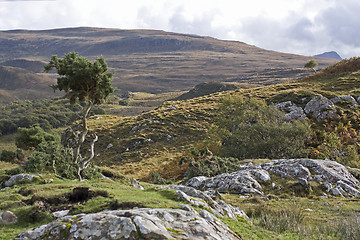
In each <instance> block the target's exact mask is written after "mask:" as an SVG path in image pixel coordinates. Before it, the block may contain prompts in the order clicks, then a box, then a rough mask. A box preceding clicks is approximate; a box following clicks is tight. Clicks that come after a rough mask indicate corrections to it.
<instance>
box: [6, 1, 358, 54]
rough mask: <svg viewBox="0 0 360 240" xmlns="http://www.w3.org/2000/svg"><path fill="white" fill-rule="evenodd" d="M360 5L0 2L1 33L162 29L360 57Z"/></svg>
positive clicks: (300, 51)
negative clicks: (77, 29) (15, 31)
mask: <svg viewBox="0 0 360 240" xmlns="http://www.w3.org/2000/svg"><path fill="white" fill-rule="evenodd" d="M359 12H360V2H358V1H357V0H342V1H338V0H317V1H313V0H272V1H268V0H252V1H248V0H246V1H245V0H221V1H220V0H216V1H209V0H182V1H174V0H151V1H150V0H131V1H119V0H101V1H92V0H56V1H12V2H10V1H1V0H0V29H3V30H7V29H50V28H59V27H76V26H94V27H112V28H123V29H136V28H147V29H161V30H165V31H172V32H182V33H192V34H199V35H208V36H213V37H217V38H220V39H229V40H238V41H243V42H246V43H249V44H254V45H257V46H259V47H263V48H267V49H272V50H277V51H285V52H293V53H298V54H304V55H313V54H317V53H321V52H324V51H330V50H335V51H338V53H339V54H340V55H342V56H345V57H351V56H354V55H360V50H359V47H358V46H359V45H360V44H359V43H360V34H359V31H358V26H359V25H360V18H359V17H358V13H359Z"/></svg>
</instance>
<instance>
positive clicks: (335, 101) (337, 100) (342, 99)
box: [331, 95, 357, 104]
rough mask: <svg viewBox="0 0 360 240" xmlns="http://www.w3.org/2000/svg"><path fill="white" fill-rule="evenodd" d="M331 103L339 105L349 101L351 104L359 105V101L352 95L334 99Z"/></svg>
mask: <svg viewBox="0 0 360 240" xmlns="http://www.w3.org/2000/svg"><path fill="white" fill-rule="evenodd" d="M331 101H332V102H333V103H337V102H339V101H349V102H352V103H354V104H357V101H356V100H355V98H353V97H352V96H351V95H346V96H338V97H334V98H332V99H331Z"/></svg>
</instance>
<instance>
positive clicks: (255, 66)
mask: <svg viewBox="0 0 360 240" xmlns="http://www.w3.org/2000/svg"><path fill="white" fill-rule="evenodd" d="M72 51H75V52H78V53H79V54H80V55H82V56H85V57H87V58H89V59H91V60H93V59H94V58H96V57H98V56H100V55H103V56H104V58H105V59H106V61H107V63H108V65H109V70H110V71H111V72H113V73H114V79H113V85H114V86H115V87H117V88H119V89H121V90H124V91H132V92H148V93H163V92H169V91H183V90H190V89H191V88H193V87H194V86H195V85H198V84H200V83H203V82H238V83H241V84H254V82H255V83H256V84H260V85H269V84H274V83H279V82H282V81H288V80H293V79H298V78H301V77H303V76H306V75H309V74H311V71H308V70H306V69H303V66H304V63H306V62H307V61H309V60H310V59H311V57H305V56H300V55H295V54H286V53H279V52H275V51H269V50H265V49H261V48H258V47H256V46H251V45H248V44H245V43H243V42H236V41H223V40H218V39H215V38H211V37H203V36H197V35H190V34H179V33H170V32H165V31H158V30H121V29H106V28H89V27H81V28H64V29H53V30H37V31H30V30H12V31H0V65H2V66H12V67H20V68H24V69H26V70H29V71H32V72H35V73H36V74H39V75H41V76H47V77H49V78H52V79H54V78H55V77H56V74H54V73H50V74H47V75H46V74H44V73H41V72H40V70H41V68H42V65H43V64H44V63H46V62H48V61H49V60H50V57H51V56H52V55H58V56H59V57H62V56H63V55H64V54H66V53H68V52H72ZM316 61H317V63H318V64H319V68H324V67H326V66H328V65H331V64H333V63H335V62H336V60H334V59H326V58H316ZM284 69H286V71H284ZM293 70H294V71H293ZM269 71H270V72H271V75H269V74H268V72H269ZM272 76H274V77H272ZM275 76H276V78H275ZM0 81H8V80H5V79H1V78H0ZM20 82H22V81H20ZM21 87H22V86H21V85H19V88H21ZM32 91H34V93H35V92H36V91H37V89H32ZM24 96H25V95H24ZM39 96H42V93H41V92H40V93H39ZM0 100H1V97H0ZM7 101H8V100H7Z"/></svg>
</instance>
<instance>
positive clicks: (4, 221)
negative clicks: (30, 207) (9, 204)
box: [0, 211, 18, 225]
mask: <svg viewBox="0 0 360 240" xmlns="http://www.w3.org/2000/svg"><path fill="white" fill-rule="evenodd" d="M17 221H18V218H17V217H16V215H15V214H14V213H12V212H11V211H5V212H2V213H0V225H9V224H14V223H17Z"/></svg>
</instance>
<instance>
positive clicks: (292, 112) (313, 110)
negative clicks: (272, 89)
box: [275, 95, 360, 122]
mask: <svg viewBox="0 0 360 240" xmlns="http://www.w3.org/2000/svg"><path fill="white" fill-rule="evenodd" d="M339 101H347V102H349V103H352V106H351V107H352V108H357V107H359V104H358V102H359V101H360V97H359V98H358V99H357V100H356V99H355V98H354V97H353V96H351V95H345V96H337V97H334V98H332V99H331V100H329V99H328V98H326V97H324V96H321V95H320V96H317V97H314V98H312V99H311V100H310V101H309V102H307V103H306V105H305V107H304V109H303V108H301V107H299V106H297V105H296V104H295V103H293V102H292V101H285V102H279V103H276V104H275V107H277V108H278V109H279V110H280V111H283V112H285V119H286V120H287V121H295V120H304V119H305V118H306V114H310V115H312V116H313V117H314V118H316V120H317V121H319V122H321V121H324V120H325V119H326V118H328V117H332V116H335V115H336V114H337V111H336V109H335V104H336V103H338V102H339Z"/></svg>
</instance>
